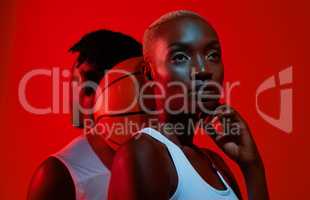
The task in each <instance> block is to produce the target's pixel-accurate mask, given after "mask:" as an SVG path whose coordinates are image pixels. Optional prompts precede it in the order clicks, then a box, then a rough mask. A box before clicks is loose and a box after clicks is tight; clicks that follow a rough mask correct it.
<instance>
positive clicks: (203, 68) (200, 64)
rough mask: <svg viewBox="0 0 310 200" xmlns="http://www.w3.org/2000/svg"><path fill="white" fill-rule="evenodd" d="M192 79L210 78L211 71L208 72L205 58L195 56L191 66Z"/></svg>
mask: <svg viewBox="0 0 310 200" xmlns="http://www.w3.org/2000/svg"><path fill="white" fill-rule="evenodd" d="M191 74H192V79H195V80H202V81H204V80H209V79H211V78H212V73H211V72H210V70H209V68H208V66H207V64H206V62H205V60H204V59H203V58H202V57H200V56H197V58H196V59H195V61H194V63H193V68H192V73H191Z"/></svg>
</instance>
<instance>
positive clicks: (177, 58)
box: [172, 53, 190, 64]
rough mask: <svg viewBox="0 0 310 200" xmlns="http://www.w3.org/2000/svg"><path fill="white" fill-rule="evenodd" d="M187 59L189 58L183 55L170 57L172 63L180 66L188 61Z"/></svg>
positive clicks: (178, 54) (177, 54)
mask: <svg viewBox="0 0 310 200" xmlns="http://www.w3.org/2000/svg"><path fill="white" fill-rule="evenodd" d="M189 59H190V57H189V56H187V55H186V54H184V53H176V54H175V55H173V56H172V63H174V64H180V63H184V62H186V61H188V60H189Z"/></svg>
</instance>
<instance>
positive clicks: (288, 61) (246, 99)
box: [0, 0, 310, 200]
mask: <svg viewBox="0 0 310 200" xmlns="http://www.w3.org/2000/svg"><path fill="white" fill-rule="evenodd" d="M0 4H1V5H0V13H1V18H0V23H1V24H0V25H1V27H2V30H1V35H0V38H1V39H0V41H1V49H0V56H1V60H0V64H1V66H0V84H1V85H2V87H1V89H2V91H1V93H2V95H1V102H0V103H1V104H0V106H1V120H0V121H1V133H0V134H1V140H0V141H1V143H0V144H1V146H0V152H1V164H0V174H1V180H0V199H10V200H11V199H25V196H26V191H27V187H28V183H29V181H30V178H31V175H32V173H33V172H34V170H35V169H36V167H37V166H38V165H39V164H40V162H41V161H42V160H43V159H45V158H46V157H47V156H48V155H49V154H51V153H54V152H55V151H57V150H59V149H60V148H61V147H63V146H64V145H65V144H67V143H68V142H69V141H70V140H71V139H72V138H74V137H76V136H77V135H78V134H79V133H78V131H77V130H74V129H73V128H72V127H71V125H70V121H69V119H70V117H69V115H68V114H49V115H42V116H39V115H34V114H31V113H29V112H27V111H25V110H24V109H23V108H22V106H21V104H20V103H19V100H18V84H19V81H20V80H21V78H22V77H23V75H24V74H25V73H27V72H29V71H30V70H32V69H36V68H44V69H51V68H52V67H57V66H59V67H61V68H62V69H65V68H70V66H71V64H72V62H73V59H74V58H73V56H71V55H69V54H68V53H67V49H68V48H69V47H70V46H71V45H72V44H73V43H74V42H76V41H77V40H78V39H79V38H80V37H81V36H82V35H83V34H85V33H87V32H90V31H93V30H96V29H99V28H109V29H112V30H116V31H121V32H124V33H127V34H130V35H132V36H133V37H135V38H136V39H138V40H140V41H141V38H142V34H143V30H144V29H145V28H146V27H147V25H148V24H150V23H151V22H152V21H153V20H155V19H156V18H157V17H159V16H160V15H162V14H164V13H166V12H168V11H171V10H175V9H190V10H193V11H197V12H199V13H200V14H202V15H203V16H205V17H206V18H207V19H208V20H209V21H210V22H211V24H213V26H214V27H215V29H216V30H217V31H218V33H219V35H220V38H221V41H222V46H223V53H224V62H225V73H226V79H227V80H231V81H233V80H239V81H240V82H241V85H240V87H238V88H237V89H236V90H234V92H233V96H232V97H233V100H232V103H233V105H234V106H235V107H236V108H237V110H239V111H240V112H241V114H243V116H244V117H245V118H246V119H247V121H248V122H249V124H250V127H251V128H252V132H253V135H254V137H255V139H256V142H257V144H258V146H259V149H260V151H261V154H262V157H263V160H264V163H265V167H266V173H267V178H268V185H269V190H270V195H271V199H306V193H308V191H307V188H308V186H309V184H308V182H309V178H310V177H309V173H308V169H309V160H308V157H309V156H308V155H307V153H308V149H309V146H308V145H309V142H308V140H309V139H310V137H309V133H308V132H307V129H306V123H307V121H308V120H307V118H306V114H307V112H308V108H309V107H308V106H307V105H306V104H307V102H308V101H307V95H306V93H307V90H306V88H307V87H308V84H307V82H306V77H307V75H308V74H307V72H308V71H309V70H307V68H308V67H310V62H309V60H308V59H309V56H307V54H308V52H309V51H308V47H309V44H310V43H309V38H308V37H309V35H310V31H309V20H310V17H309V5H306V0H305V1H304V2H302V1H297V0H296V1H286V0H282V1H280V0H272V1H267V0H260V1H256V2H254V1H231V0H226V1H210V0H173V1H172V0H169V1H168V0H156V1H141V2H139V1H136V0H134V1H133V0H132V1H125V0H123V1H120V0H113V1H90V0H89V1H64V0H63V1H58V0H55V1H43V0H42V1H39V0H27V1H25V0H19V1H18V0H15V1H14V0H12V1H1V3H0ZM289 65H293V74H294V75H293V79H294V80H293V88H294V91H293V93H294V98H293V100H294V108H293V111H294V126H293V132H292V133H291V134H286V133H284V132H282V131H280V130H278V129H277V128H274V127H273V126H271V125H269V124H267V123H266V122H265V121H264V120H263V119H262V118H261V117H260V116H259V115H258V114H257V112H256V109H255V91H256V88H257V87H258V85H259V84H260V83H261V82H262V81H263V80H265V79H266V78H267V77H269V76H271V75H273V74H276V73H277V72H279V71H281V70H282V69H285V68H286V67H288V66H289ZM64 81H67V80H64ZM308 91H309V90H308ZM27 94H28V99H29V101H31V103H32V104H34V105H36V106H47V105H50V104H51V82H50V80H49V79H48V78H46V77H41V78H35V79H33V80H32V81H31V82H29V85H28V86H27ZM261 99H262V100H261V107H263V110H264V111H265V112H267V113H269V114H270V115H272V116H275V117H276V116H277V113H278V112H279V110H278V109H279V108H278V107H279V91H275V90H274V91H272V92H266V94H264V95H263V97H262V98H261ZM199 143H200V145H209V146H210V148H213V149H215V147H214V145H213V144H212V143H211V141H210V140H209V139H207V138H202V139H201V140H200V141H199ZM229 163H230V164H231V165H232V168H233V169H234V171H235V174H236V176H237V178H238V180H239V183H240V185H241V187H242V190H243V191H245V190H244V183H243V180H242V176H241V173H240V171H238V169H237V167H236V166H235V165H234V164H232V163H231V162H229Z"/></svg>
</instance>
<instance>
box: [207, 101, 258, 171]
mask: <svg viewBox="0 0 310 200" xmlns="http://www.w3.org/2000/svg"><path fill="white" fill-rule="evenodd" d="M207 123H208V124H209V125H211V126H212V127H213V128H214V131H209V132H211V133H210V135H211V137H212V138H213V139H214V141H215V143H216V144H217V145H218V146H219V147H220V149H222V150H223V152H224V153H225V154H226V155H227V156H228V157H230V158H231V159H233V160H234V161H236V162H237V163H238V164H239V165H241V166H243V167H244V166H247V165H252V164H260V163H261V158H260V155H259V152H258V150H257V147H256V144H255V141H254V139H253V137H252V135H251V131H250V129H249V127H248V125H247V123H246V122H245V120H244V119H243V118H242V117H241V116H240V114H239V113H238V112H237V111H235V110H234V109H233V108H231V107H229V106H227V105H221V106H219V107H218V108H217V109H216V111H215V115H214V116H213V117H212V118H210V117H209V119H208V120H207ZM209 127H210V126H209Z"/></svg>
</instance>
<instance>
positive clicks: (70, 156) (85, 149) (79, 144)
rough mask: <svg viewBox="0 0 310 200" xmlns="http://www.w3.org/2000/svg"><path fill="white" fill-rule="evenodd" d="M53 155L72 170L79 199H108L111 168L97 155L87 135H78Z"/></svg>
mask: <svg viewBox="0 0 310 200" xmlns="http://www.w3.org/2000/svg"><path fill="white" fill-rule="evenodd" d="M52 156H53V157H55V158H57V159H59V160H60V161H61V162H62V163H63V164H64V165H65V166H66V167H67V169H68V171H69V172H70V174H71V177H72V179H73V182H74V185H75V194H76V199H77V200H105V199H108V186H109V182H110V176H111V173H110V170H109V169H108V168H107V167H105V166H104V164H103V163H102V162H101V161H100V159H99V158H98V157H97V155H96V153H95V152H94V151H93V149H92V147H91V146H90V144H89V143H88V141H87V138H86V137H85V136H80V137H77V138H76V139H74V140H73V141H72V142H71V143H70V144H69V145H67V146H66V147H65V148H63V149H62V150H60V151H59V152H57V153H56V154H54V155H52Z"/></svg>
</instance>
